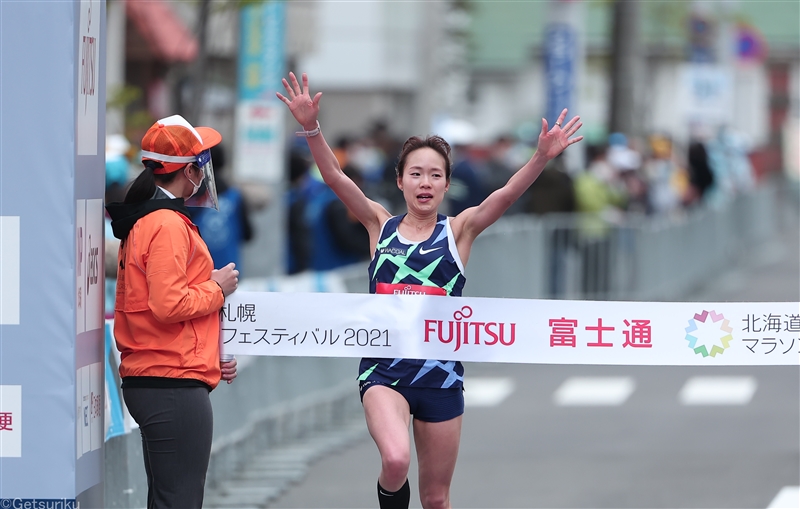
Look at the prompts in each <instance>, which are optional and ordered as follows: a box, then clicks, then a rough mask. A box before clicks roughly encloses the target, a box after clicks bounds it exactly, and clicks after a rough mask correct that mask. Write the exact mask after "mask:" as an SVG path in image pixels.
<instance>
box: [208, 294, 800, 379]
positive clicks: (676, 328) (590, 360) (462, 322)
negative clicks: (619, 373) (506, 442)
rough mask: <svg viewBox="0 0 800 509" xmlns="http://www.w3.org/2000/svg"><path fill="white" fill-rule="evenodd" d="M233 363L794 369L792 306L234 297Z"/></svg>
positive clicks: (227, 327) (227, 318) (225, 325)
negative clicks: (286, 359)
mask: <svg viewBox="0 0 800 509" xmlns="http://www.w3.org/2000/svg"><path fill="white" fill-rule="evenodd" d="M221 318H222V330H221V333H220V342H221V344H222V349H223V351H224V352H225V353H226V354H234V355H272V356H291V357H378V358H391V359H394V358H416V359H443V360H444V359H446V360H454V361H456V360H457V361H469V362H511V363H532V364H609V365H652V366H656V365H658V366H665V365H693V366H708V365H720V366H762V365H763V366H768V365H781V366H797V365H800V303H797V302H753V303H743V302H724V303H707V302H703V303H685V302H595V301H569V300H529V299H497V298H480V297H457V298H442V297H440V296H430V295H370V294H354V293H338V294H333V293H273V292H235V293H234V294H232V295H231V296H229V297H228V298H227V300H226V302H225V306H224V307H223V309H222V312H221Z"/></svg>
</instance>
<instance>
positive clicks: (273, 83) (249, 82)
mask: <svg viewBox="0 0 800 509" xmlns="http://www.w3.org/2000/svg"><path fill="white" fill-rule="evenodd" d="M285 17H286V4H285V2H269V3H266V4H263V5H251V6H248V7H245V8H243V9H242V13H241V24H240V26H241V30H240V32H241V43H240V45H239V47H240V53H239V99H240V100H249V101H253V100H260V99H274V98H275V96H274V92H275V91H277V90H279V89H280V88H281V78H282V77H283V73H284V59H285V58H284V48H283V46H284V30H285V28H284V27H285V26H286V23H285Z"/></svg>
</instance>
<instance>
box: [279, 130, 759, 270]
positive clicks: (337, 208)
mask: <svg viewBox="0 0 800 509" xmlns="http://www.w3.org/2000/svg"><path fill="white" fill-rule="evenodd" d="M442 134H443V135H444V136H445V138H446V139H448V141H449V142H450V143H451V145H452V148H453V174H452V180H451V185H450V190H449V192H448V194H447V196H446V200H445V203H444V204H443V207H442V209H441V210H442V212H444V213H446V214H448V215H451V216H453V215H456V214H458V213H459V212H461V211H462V210H464V209H466V208H468V207H472V206H475V205H478V204H479V203H480V202H481V201H482V200H483V199H484V198H486V197H487V196H488V195H489V194H490V193H492V192H493V191H495V190H496V189H499V188H500V187H502V186H503V185H505V183H506V182H507V181H508V179H509V178H510V177H511V176H512V175H513V174H514V172H516V171H517V170H518V169H519V168H521V167H522V166H523V165H524V164H525V162H527V161H528V159H530V157H531V156H532V155H533V153H534V151H535V147H536V139H535V138H529V139H523V138H521V137H518V136H514V135H510V134H509V135H503V136H499V137H498V138H496V139H495V140H494V141H493V142H491V143H477V142H476V141H475V137H474V135H473V134H471V133H469V132H468V131H465V130H455V131H453V132H452V133H448V134H450V135H449V136H448V135H447V134H445V133H442ZM402 142H403V140H401V139H398V138H396V137H394V136H392V135H391V133H390V132H389V130H388V129H387V126H386V125H385V124H383V123H376V124H375V125H374V126H372V128H371V129H370V130H369V131H368V132H367V134H366V135H364V136H343V137H341V138H339V139H338V140H335V142H334V147H335V148H334V153H335V155H336V157H337V159H338V161H339V164H340V166H341V167H342V169H343V171H344V172H345V173H346V174H347V175H348V176H350V177H351V178H352V179H353V180H354V181H355V182H356V183H357V184H358V185H359V187H361V188H362V190H363V191H364V192H365V194H366V195H367V196H368V197H369V198H371V199H373V200H375V201H377V202H379V203H381V204H383V205H384V206H385V207H386V208H387V210H389V212H391V213H392V214H402V213H403V212H404V211H405V203H404V202H403V197H402V194H401V192H400V191H399V190H398V188H397V184H396V174H395V164H396V160H395V158H396V156H397V154H398V153H399V152H400V148H401V145H402ZM576 150H583V151H584V152H585V154H584V157H583V158H578V159H583V163H582V164H578V165H577V168H576V167H572V168H570V167H569V165H568V164H567V162H566V160H565V157H564V156H563V155H562V156H559V157H558V158H556V159H554V160H553V161H551V162H550V163H549V164H548V165H547V166H546V167H545V169H544V171H543V172H542V174H541V175H540V176H539V178H538V179H537V180H536V181H535V182H534V183H533V185H532V186H531V187H530V188H529V189H528V191H527V192H526V193H525V194H524V195H523V196H522V197H521V198H520V199H519V200H518V201H517V202H516V203H515V204H514V205H513V206H512V207H511V208H510V209H509V210H508V211H507V212H506V215H515V214H537V215H543V214H552V213H567V214H569V213H581V221H579V223H578V224H579V225H580V227H581V233H582V235H583V236H584V237H592V236H593V235H594V236H597V237H600V236H602V234H603V231H605V230H606V229H607V228H608V227H609V225H611V224H619V223H621V222H622V221H624V220H625V219H626V218H628V217H630V216H631V215H647V216H678V215H681V214H684V213H686V211H687V210H688V209H690V208H692V207H696V206H698V205H700V204H708V205H711V206H713V205H714V204H719V203H722V202H723V201H725V200H726V199H727V198H729V197H731V196H734V195H735V194H737V193H742V192H746V191H747V190H748V189H750V188H751V187H752V186H753V185H754V180H755V178H754V173H753V168H752V166H751V164H750V160H749V158H748V154H747V149H746V146H745V144H744V143H743V141H742V140H741V139H739V137H737V136H736V134H735V133H732V132H731V131H729V130H726V129H721V130H719V131H718V132H717V133H716V135H715V136H713V137H708V136H706V137H705V138H704V139H701V138H699V137H698V138H696V139H693V140H692V141H690V142H689V143H688V144H683V145H681V144H678V143H675V142H674V141H673V140H672V139H670V138H669V137H668V136H665V135H661V134H657V133H656V134H652V135H650V136H648V137H646V138H644V139H629V138H628V137H627V136H626V135H624V134H622V133H613V134H611V135H610V136H608V138H607V140H604V141H603V142H602V143H597V142H595V143H590V142H587V141H584V142H582V143H581V144H579V145H577V146H576ZM572 166H576V165H575V164H573V165H572ZM289 175H290V184H289V186H290V187H289V192H288V258H287V267H288V273H290V274H293V273H297V272H301V271H304V270H315V271H317V270H329V269H333V268H336V267H339V266H342V265H347V264H351V263H355V262H359V261H364V260H368V259H369V258H370V255H371V253H369V238H368V236H367V234H366V230H365V229H364V228H363V226H362V225H361V224H360V223H359V222H358V220H357V219H356V218H355V217H353V216H352V215H351V214H350V213H349V212H348V211H347V209H346V208H345V207H344V205H343V204H342V203H341V201H339V199H338V198H337V197H336V196H335V195H334V194H333V192H331V191H330V189H329V188H328V187H327V186H326V185H325V184H324V183H323V182H322V179H321V177H320V175H319V173H318V171H317V170H316V168H315V166H314V164H313V160H312V158H311V156H310V153H309V152H308V149H307V147H306V146H305V143H304V140H299V141H298V143H296V144H295V145H294V146H293V147H292V148H291V150H290V157H289Z"/></svg>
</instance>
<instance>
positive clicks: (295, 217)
mask: <svg viewBox="0 0 800 509" xmlns="http://www.w3.org/2000/svg"><path fill="white" fill-rule="evenodd" d="M308 166H309V163H308V160H307V159H306V158H305V157H304V156H303V155H302V154H301V153H300V151H299V150H297V149H293V150H291V151H290V153H289V192H288V208H289V210H288V213H287V223H288V224H287V233H288V242H287V254H286V265H287V271H286V272H287V273H288V274H296V273H298V272H303V271H304V270H308V268H309V267H311V230H310V229H309V228H308V225H307V224H306V220H305V214H306V212H305V210H306V203H307V202H308V197H309V196H308V195H309V192H308V187H309V180H310V177H309V175H308Z"/></svg>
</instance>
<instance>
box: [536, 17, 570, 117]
mask: <svg viewBox="0 0 800 509" xmlns="http://www.w3.org/2000/svg"><path fill="white" fill-rule="evenodd" d="M544 41H545V43H544V52H545V55H544V64H545V79H546V81H547V111H546V115H545V116H546V118H547V122H548V123H549V125H550V126H551V127H552V126H553V124H554V123H555V121H556V119H557V118H558V115H559V114H560V113H561V110H563V109H564V108H571V107H572V100H573V98H574V95H575V73H576V54H577V49H578V48H577V36H576V34H575V29H574V28H573V27H571V26H570V25H567V24H564V23H554V24H551V25H549V26H548V27H547V29H546V30H545V38H544Z"/></svg>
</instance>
